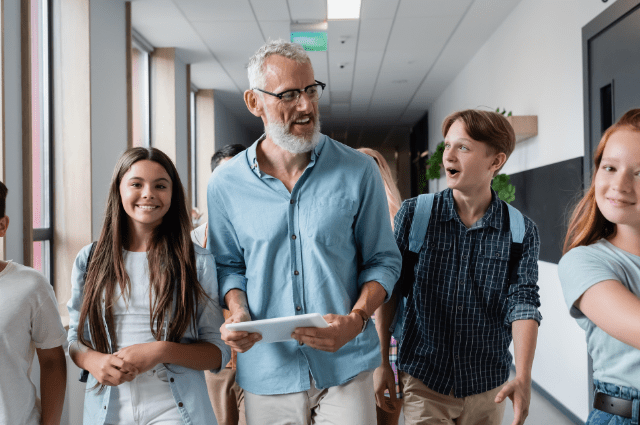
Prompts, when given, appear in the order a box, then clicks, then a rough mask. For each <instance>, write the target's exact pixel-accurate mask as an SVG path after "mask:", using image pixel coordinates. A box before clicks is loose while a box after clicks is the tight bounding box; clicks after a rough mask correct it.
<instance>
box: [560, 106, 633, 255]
mask: <svg viewBox="0 0 640 425" xmlns="http://www.w3.org/2000/svg"><path fill="white" fill-rule="evenodd" d="M622 129H627V130H633V131H638V132H640V109H631V110H630V111H628V112H627V113H626V114H624V115H623V116H622V118H620V120H619V121H618V122H617V123H615V124H614V125H612V126H611V127H609V129H608V130H607V131H605V133H604V134H603V135H602V139H600V143H599V144H598V147H597V148H596V152H595V154H594V156H593V165H594V167H593V175H592V176H591V187H589V190H588V191H587V193H586V195H584V197H583V198H582V200H581V201H580V202H579V203H578V205H577V206H576V207H575V209H574V211H573V214H572V215H571V220H570V222H569V228H568V230H567V236H566V238H565V240H564V247H563V250H562V253H563V254H566V253H567V252H568V251H569V250H571V249H572V248H575V247H577V246H583V245H591V244H592V243H594V242H596V241H598V240H599V239H602V238H606V237H609V236H611V235H612V234H614V233H615V231H616V227H615V224H613V223H612V222H610V221H609V220H607V219H606V218H605V217H604V216H603V215H602V213H601V212H600V209H599V208H598V204H597V203H596V188H595V180H596V173H597V172H598V169H599V168H600V161H602V154H603V152H604V148H605V146H606V145H607V142H608V141H609V138H610V137H611V135H612V134H613V133H615V132H616V131H618V130H622Z"/></svg>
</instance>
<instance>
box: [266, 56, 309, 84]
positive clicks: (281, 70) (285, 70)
mask: <svg viewBox="0 0 640 425" xmlns="http://www.w3.org/2000/svg"><path fill="white" fill-rule="evenodd" d="M264 75H265V77H266V83H267V85H270V86H279V85H281V84H294V85H295V86H297V85H298V83H299V82H302V84H304V83H306V84H313V82H314V79H313V67H312V66H311V64H310V63H298V62H296V61H295V60H293V59H289V58H285V57H284V56H280V55H271V56H269V57H268V58H267V59H266V60H265V63H264ZM307 81H310V82H307Z"/></svg>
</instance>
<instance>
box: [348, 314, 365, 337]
mask: <svg viewBox="0 0 640 425" xmlns="http://www.w3.org/2000/svg"><path fill="white" fill-rule="evenodd" d="M349 317H350V318H351V323H353V326H352V329H353V330H354V332H355V335H358V334H359V333H360V332H361V331H362V327H363V326H364V319H363V318H362V317H361V316H360V315H359V314H358V313H355V312H353V311H352V312H351V313H349Z"/></svg>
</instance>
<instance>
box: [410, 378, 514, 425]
mask: <svg viewBox="0 0 640 425" xmlns="http://www.w3.org/2000/svg"><path fill="white" fill-rule="evenodd" d="M398 378H399V379H400V380H401V381H402V384H403V390H402V391H403V397H404V398H403V402H404V404H403V408H404V423H405V425H418V424H420V425H427V424H428V425H431V424H449V425H454V424H455V425H500V424H501V423H502V417H503V416H504V409H505V406H506V401H503V402H502V403H499V404H498V403H496V402H495V401H494V399H495V398H496V395H498V393H499V392H500V390H501V389H502V387H503V386H504V384H503V385H500V386H499V387H497V388H494V389H492V390H490V391H487V392H484V393H481V394H476V395H472V396H468V397H463V398H455V397H454V396H453V391H452V393H451V394H449V395H444V394H440V393H437V392H435V391H433V390H430V389H429V388H427V386H426V385H424V383H423V382H422V381H421V380H420V379H418V378H414V377H413V376H411V375H409V374H407V373H404V372H400V371H399V372H398Z"/></svg>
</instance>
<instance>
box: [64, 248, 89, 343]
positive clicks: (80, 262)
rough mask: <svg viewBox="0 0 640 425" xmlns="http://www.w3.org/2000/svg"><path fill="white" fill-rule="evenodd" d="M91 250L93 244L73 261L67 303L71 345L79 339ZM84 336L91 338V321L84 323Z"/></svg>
mask: <svg viewBox="0 0 640 425" xmlns="http://www.w3.org/2000/svg"><path fill="white" fill-rule="evenodd" d="M89 251H91V244H89V245H87V246H85V247H84V248H82V249H81V250H80V252H79V253H78V255H77V256H76V260H75V261H74V263H73V269H72V270H71V298H70V299H69V302H68V303H67V310H69V332H68V333H67V341H68V342H69V345H71V344H72V343H73V342H75V341H77V340H78V326H79V324H78V321H79V320H80V310H81V309H82V297H83V294H84V274H85V271H86V269H87V257H88V256H89ZM84 338H85V340H87V341H88V340H89V339H90V335H89V321H88V320H87V321H86V322H85V324H84Z"/></svg>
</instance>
